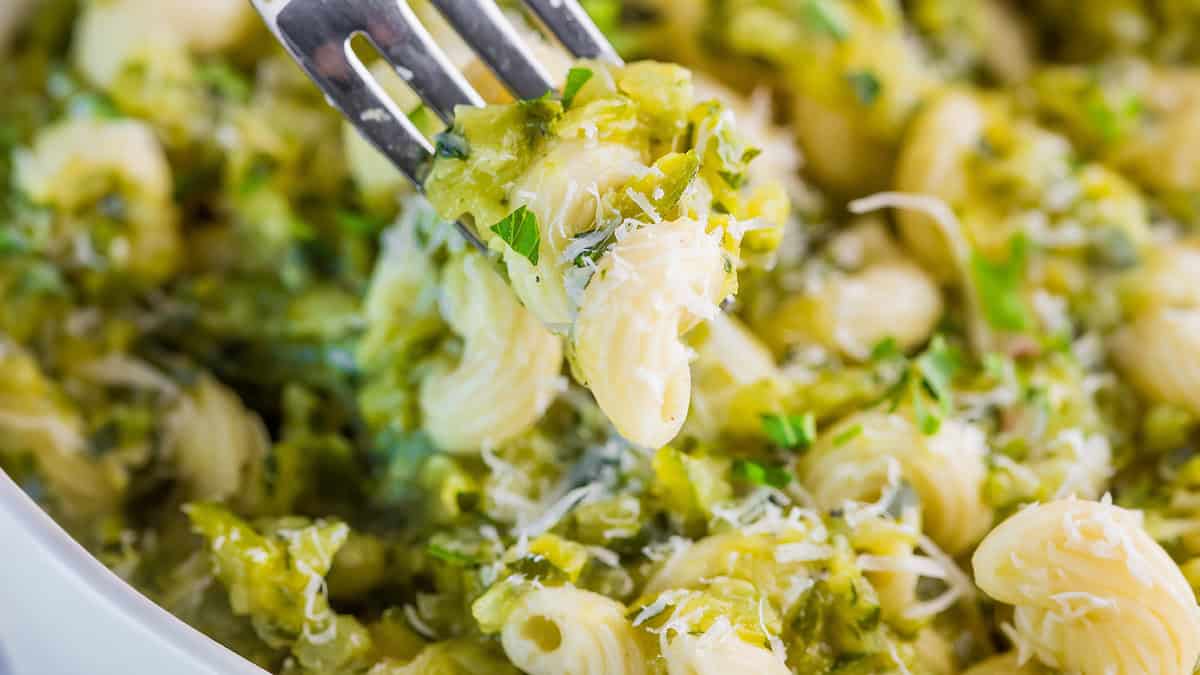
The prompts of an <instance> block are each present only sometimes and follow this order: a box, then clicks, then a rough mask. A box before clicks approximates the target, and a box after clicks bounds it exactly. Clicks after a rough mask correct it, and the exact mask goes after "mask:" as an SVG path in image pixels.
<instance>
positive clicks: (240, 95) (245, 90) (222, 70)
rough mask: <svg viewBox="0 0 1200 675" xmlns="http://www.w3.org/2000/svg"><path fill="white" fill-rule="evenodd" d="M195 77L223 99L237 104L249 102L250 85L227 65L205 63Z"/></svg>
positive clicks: (218, 62)
mask: <svg viewBox="0 0 1200 675" xmlns="http://www.w3.org/2000/svg"><path fill="white" fill-rule="evenodd" d="M196 77H198V78H199V79H200V81H201V82H203V83H204V84H207V85H208V86H209V88H210V89H212V91H213V92H214V93H215V94H216V95H217V96H220V97H221V98H223V99H227V100H230V101H236V102H239V103H244V102H246V101H248V100H250V92H251V87H250V83H249V82H247V81H246V78H245V77H243V76H242V74H241V73H239V72H238V71H236V70H234V69H233V68H232V67H231V66H230V65H229V64H227V63H223V62H220V61H217V62H213V63H206V64H204V65H202V66H200V68H199V69H198V70H197V72H196Z"/></svg>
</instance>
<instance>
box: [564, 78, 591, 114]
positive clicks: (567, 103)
mask: <svg viewBox="0 0 1200 675" xmlns="http://www.w3.org/2000/svg"><path fill="white" fill-rule="evenodd" d="M590 79H592V71H591V69H590V68H572V69H570V70H568V71H567V83H566V84H565V85H563V92H562V104H563V108H564V109H566V108H570V107H571V104H572V103H574V102H575V95H576V94H578V93H579V90H580V89H583V85H585V84H587V82H588V80H590Z"/></svg>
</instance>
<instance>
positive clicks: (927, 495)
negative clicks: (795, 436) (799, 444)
mask: <svg viewBox="0 0 1200 675" xmlns="http://www.w3.org/2000/svg"><path fill="white" fill-rule="evenodd" d="M852 427H857V428H859V429H861V431H859V432H858V433H857V434H856V435H855V436H854V437H853V438H850V439H849V440H843V441H842V442H841V444H840V445H839V443H838V440H837V439H839V434H841V433H842V432H844V431H847V430H849V429H851V428H852ZM986 455H987V446H986V441H985V439H984V436H983V433H982V432H981V431H980V430H979V429H977V428H975V427H973V426H971V425H969V424H965V423H963V422H959V421H957V420H954V419H946V420H943V421H942V424H941V427H940V428H939V429H938V431H937V433H936V434H934V435H932V436H928V435H925V434H923V433H921V431H920V429H918V428H917V427H916V425H915V424H914V423H913V422H912V421H910V420H909V419H908V418H907V417H905V416H903V415H900V414H895V413H891V414H889V413H884V412H879V411H868V412H861V413H857V414H855V415H852V416H851V417H849V418H848V419H846V420H844V421H842V422H841V423H839V424H838V425H837V426H836V427H834V429H833V430H832V431H831V432H830V433H828V434H822V435H821V437H820V438H819V439H818V441H817V444H816V445H815V446H814V447H813V449H812V450H811V451H810V452H809V453H808V454H807V455H806V456H805V458H804V459H803V460H802V461H801V463H800V467H799V468H800V476H801V480H802V481H803V482H804V484H805V486H807V487H808V488H809V490H810V491H811V492H812V495H813V498H814V499H815V500H816V502H817V504H818V505H819V506H821V507H822V508H826V509H832V508H837V507H838V506H841V505H842V504H843V503H844V502H845V501H846V500H854V501H862V502H870V501H874V500H876V499H877V498H878V497H879V496H880V495H881V493H882V491H883V490H884V489H885V487H886V486H887V485H888V483H889V481H890V480H892V478H893V477H894V474H895V473H898V474H899V476H901V477H903V478H904V479H905V480H907V481H908V482H909V483H910V484H911V485H912V487H913V489H914V490H916V492H917V495H918V496H919V497H920V500H921V523H922V529H924V530H925V531H926V532H927V533H928V534H929V536H930V538H932V539H933V540H934V541H935V542H936V543H937V544H938V545H939V546H941V547H942V548H943V549H944V550H945V551H946V552H947V553H950V554H951V555H954V554H957V553H961V552H962V551H964V550H966V549H967V548H969V547H970V546H972V545H973V544H975V543H976V542H977V541H979V539H980V538H981V537H983V535H984V533H985V532H987V530H988V528H989V527H990V526H991V524H992V511H991V509H990V508H989V507H988V506H987V505H986V504H985V503H984V501H983V497H982V487H983V482H984V480H985V478H986V476H987V467H986V465H985V463H984V460H985V457H986Z"/></svg>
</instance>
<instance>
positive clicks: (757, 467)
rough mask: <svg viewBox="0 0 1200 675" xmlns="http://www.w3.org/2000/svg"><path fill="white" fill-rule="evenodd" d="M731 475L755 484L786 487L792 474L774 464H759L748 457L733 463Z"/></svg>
mask: <svg viewBox="0 0 1200 675" xmlns="http://www.w3.org/2000/svg"><path fill="white" fill-rule="evenodd" d="M733 476H734V477H735V478H740V479H742V480H744V481H747V482H750V483H754V484H755V485H769V486H771V487H775V488H782V487H786V486H787V484H788V483H790V482H792V474H791V473H789V472H788V470H787V469H785V468H784V467H782V466H779V465H776V464H760V463H758V462H755V461H751V460H748V459H739V460H737V461H736V462H734V463H733Z"/></svg>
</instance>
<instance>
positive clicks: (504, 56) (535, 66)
mask: <svg viewBox="0 0 1200 675" xmlns="http://www.w3.org/2000/svg"><path fill="white" fill-rule="evenodd" d="M431 1H432V3H433V5H434V6H435V7H437V9H438V11H439V12H441V14H442V16H444V17H446V20H447V21H449V22H450V25H452V26H454V30H456V31H458V34H459V35H460V36H462V38H463V40H464V41H465V42H466V43H467V44H468V45H470V47H471V49H473V50H474V51H475V53H476V54H478V55H479V58H481V59H483V62H484V63H486V64H487V65H488V67H489V68H491V69H492V72H493V73H495V74H496V77H498V78H500V81H501V82H503V83H504V86H506V87H508V90H509V91H511V92H512V93H513V95H514V96H516V97H517V98H537V97H538V96H541V95H542V94H545V93H546V92H548V91H550V90H552V89H554V83H553V82H551V81H550V76H549V75H548V74H547V73H546V70H545V69H544V68H542V66H541V64H539V63H538V62H537V61H536V60H535V59H534V58H533V56H532V55H531V54H530V53H529V50H527V49H525V47H524V46H522V45H521V38H520V36H519V35H517V32H516V31H515V30H513V27H512V25H511V24H510V23H509V22H508V19H506V18H505V17H504V13H503V12H501V11H500V8H499V7H498V6H497V5H496V3H495V2H492V0H431Z"/></svg>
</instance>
